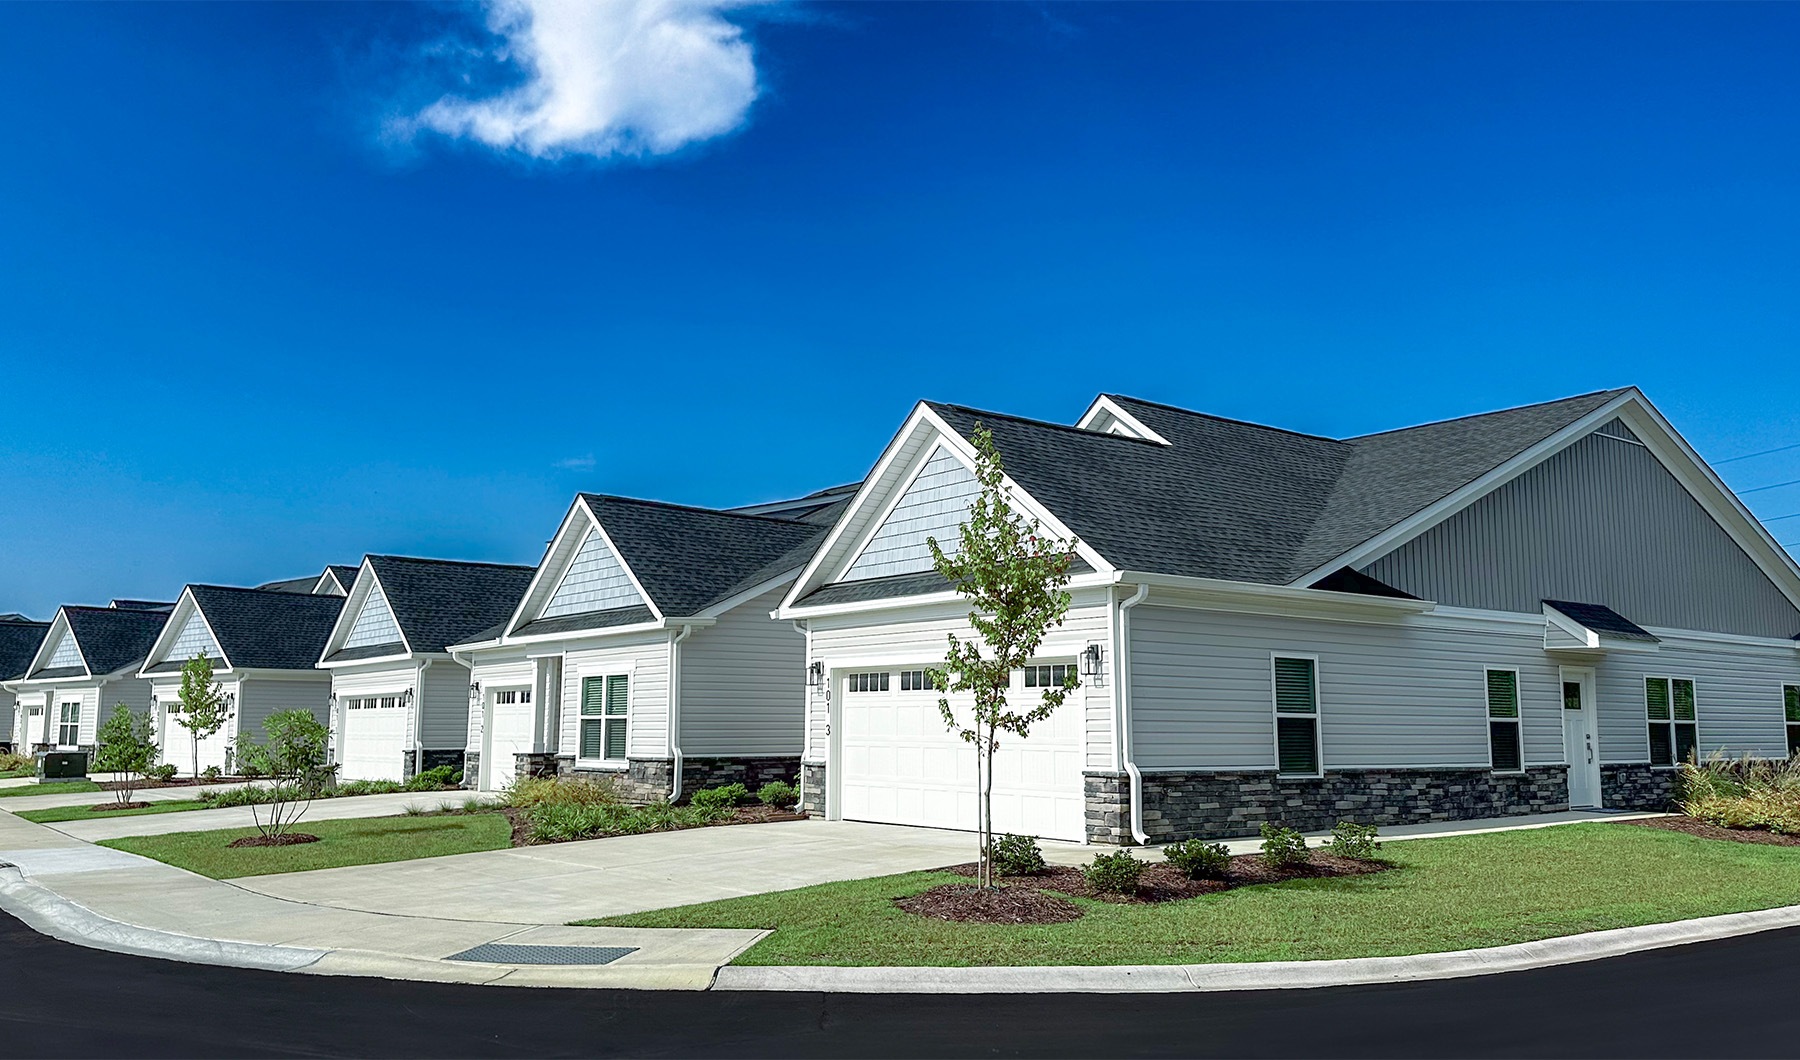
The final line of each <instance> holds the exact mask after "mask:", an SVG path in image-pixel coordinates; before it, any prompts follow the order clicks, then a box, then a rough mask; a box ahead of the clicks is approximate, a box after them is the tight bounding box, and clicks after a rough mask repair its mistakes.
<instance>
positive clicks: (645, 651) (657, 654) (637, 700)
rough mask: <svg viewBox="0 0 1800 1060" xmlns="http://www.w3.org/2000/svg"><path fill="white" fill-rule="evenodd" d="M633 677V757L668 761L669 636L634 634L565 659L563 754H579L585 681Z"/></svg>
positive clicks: (629, 750) (630, 749)
mask: <svg viewBox="0 0 1800 1060" xmlns="http://www.w3.org/2000/svg"><path fill="white" fill-rule="evenodd" d="M627 672H629V673H631V721H630V723H629V724H628V725H627V726H626V733H627V740H628V742H629V746H628V748H627V749H626V754H627V755H629V756H630V757H632V758H666V757H668V754H669V747H668V741H669V725H668V723H669V711H668V708H669V634H667V633H663V632H656V633H644V634H633V635H631V636H629V637H626V638H621V639H620V640H619V641H618V642H617V643H609V644H607V645H606V646H605V647H602V648H583V649H580V650H571V651H568V652H565V653H564V655H563V696H562V702H563V712H562V733H561V743H562V748H563V752H564V753H565V754H576V753H579V751H580V747H581V741H580V740H579V738H578V736H577V733H576V728H577V726H578V725H579V724H580V719H581V680H582V678H583V677H601V676H605V675H607V674H619V673H627Z"/></svg>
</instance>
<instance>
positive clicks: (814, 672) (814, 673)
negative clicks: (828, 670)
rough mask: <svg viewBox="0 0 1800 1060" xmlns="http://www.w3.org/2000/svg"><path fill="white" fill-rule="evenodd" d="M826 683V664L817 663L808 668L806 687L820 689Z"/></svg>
mask: <svg viewBox="0 0 1800 1060" xmlns="http://www.w3.org/2000/svg"><path fill="white" fill-rule="evenodd" d="M824 683H825V664H824V663H822V662H815V663H813V664H812V665H811V666H808V667H807V668H806V687H808V688H818V687H819V686H820V685H822V684H824Z"/></svg>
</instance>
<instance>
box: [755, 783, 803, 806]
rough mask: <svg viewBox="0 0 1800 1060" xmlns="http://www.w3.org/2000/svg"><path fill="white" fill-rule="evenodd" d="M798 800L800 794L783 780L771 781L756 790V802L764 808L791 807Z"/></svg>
mask: <svg viewBox="0 0 1800 1060" xmlns="http://www.w3.org/2000/svg"><path fill="white" fill-rule="evenodd" d="M799 800H800V793H799V792H798V791H795V790H794V786H793V785H792V784H789V783H788V782H787V781H785V780H771V781H769V782H768V783H767V784H764V785H763V786H762V787H760V788H757V789H756V801H757V802H760V803H762V804H763V805H764V806H775V807H785V806H792V805H793V804H794V803H796V802H798V801H799Z"/></svg>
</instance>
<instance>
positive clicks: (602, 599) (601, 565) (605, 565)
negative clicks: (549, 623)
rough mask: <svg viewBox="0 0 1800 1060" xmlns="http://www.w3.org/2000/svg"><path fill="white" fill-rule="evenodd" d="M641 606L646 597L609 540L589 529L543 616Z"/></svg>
mask: <svg viewBox="0 0 1800 1060" xmlns="http://www.w3.org/2000/svg"><path fill="white" fill-rule="evenodd" d="M642 603H644V598H643V596H642V595H640V594H639V593H638V591H637V587H636V586H634V585H632V584H631V578H630V576H629V575H627V574H626V573H625V568H624V567H623V566H621V565H620V563H619V558H618V557H617V556H615V555H613V552H612V549H610V548H608V547H606V539H605V538H603V537H601V536H600V532H599V531H598V530H589V531H588V533H587V537H586V538H585V539H583V540H582V542H581V547H580V548H579V549H577V550H576V551H575V558H574V559H573V560H571V561H570V562H569V569H568V571H567V572H566V573H564V574H563V579H562V582H561V583H560V584H559V585H557V587H556V592H555V593H553V594H552V595H551V597H550V601H549V602H548V603H546V604H545V605H544V610H543V614H542V616H541V617H544V618H555V617H556V616H558V615H580V614H586V613H587V612H589V611H607V610H611V609H612V608H615V607H635V606H637V605H639V604H642ZM665 669H666V667H665Z"/></svg>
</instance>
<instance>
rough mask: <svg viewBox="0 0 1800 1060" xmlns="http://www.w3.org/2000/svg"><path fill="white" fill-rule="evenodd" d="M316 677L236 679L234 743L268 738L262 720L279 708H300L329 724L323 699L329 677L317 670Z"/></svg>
mask: <svg viewBox="0 0 1800 1060" xmlns="http://www.w3.org/2000/svg"><path fill="white" fill-rule="evenodd" d="M319 678H323V680H320V679H318V678H305V679H300V680H289V679H284V678H278V677H247V678H245V679H244V680H242V681H240V682H239V683H238V699H237V703H238V706H237V712H238V716H237V732H238V739H237V746H239V747H242V746H243V745H244V743H245V741H246V740H252V741H256V742H258V743H260V742H261V741H263V740H265V739H267V738H268V733H267V732H266V731H265V730H264V728H263V723H264V722H265V721H267V720H268V719H269V715H271V714H274V713H276V712H277V711H283V710H304V711H306V712H308V713H310V714H311V715H312V716H313V717H315V718H317V719H319V723H320V724H322V725H324V724H329V723H330V718H329V715H328V713H327V711H328V706H327V703H328V701H329V700H330V698H331V679H330V676H329V675H327V674H323V673H321V674H320V675H319Z"/></svg>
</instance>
